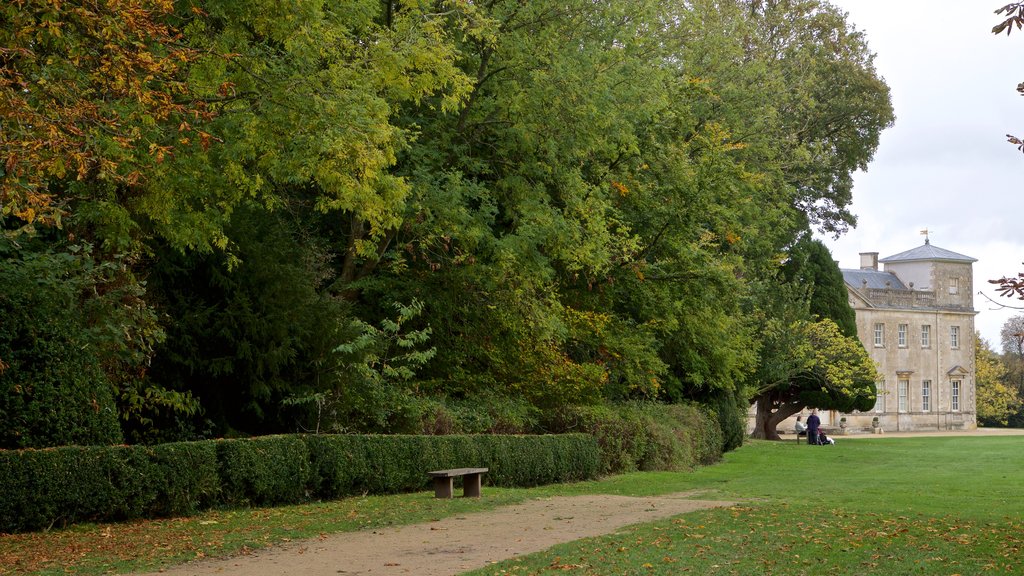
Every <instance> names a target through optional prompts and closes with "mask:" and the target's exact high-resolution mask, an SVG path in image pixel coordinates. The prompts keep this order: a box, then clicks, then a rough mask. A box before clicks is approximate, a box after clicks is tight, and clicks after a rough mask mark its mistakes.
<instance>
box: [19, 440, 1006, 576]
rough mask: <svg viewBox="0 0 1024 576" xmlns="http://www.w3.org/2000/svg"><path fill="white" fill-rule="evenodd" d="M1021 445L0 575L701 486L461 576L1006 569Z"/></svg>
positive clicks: (572, 487)
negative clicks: (643, 518)
mask: <svg viewBox="0 0 1024 576" xmlns="http://www.w3.org/2000/svg"><path fill="white" fill-rule="evenodd" d="M1022 448H1024V437H988V438H982V437H958V438H943V437H933V438H887V439H877V440H876V439H863V440H857V441H843V440H842V439H840V440H839V444H838V445H836V446H830V447H811V446H806V445H799V446H798V445H796V444H793V443H770V442H752V443H749V444H748V445H746V446H744V447H743V448H741V449H740V450H737V451H735V452H732V453H730V454H728V455H727V456H726V459H725V462H723V463H722V464H719V465H716V466H709V467H706V468H701V469H699V470H696V471H694V472H689V473H667V472H666V473H636V474H626V475H622V476H614V477H610V478H607V479H604V480H601V481H598V482H583V483H578V484H568V485H560V486H550V487H544V488H535V489H530V490H513V489H497V488H491V487H485V489H484V498H482V499H480V500H472V499H454V500H436V499H434V498H433V497H432V494H431V493H428V492H420V493H416V494H403V495H397V496H383V497H362V498H349V499H345V500H341V501H337V502H326V503H318V504H309V505H303V506H289V507H280V508H268V509H254V510H234V511H217V512H210V513H207V514H203V515H201V516H196V517H193V518H177V519H168V520H160V521H146V522H131V523H121V524H102V525H80V526H75V527H72V528H68V529H66V530H50V531H47V532H39V533H33V534H19V535H3V536H0V573H10V574H66V573H69V572H70V573H77V574H101V573H116V572H130V571H141V570H153V569H155V568H159V567H160V566H166V565H168V564H174V563H178V562H183V561H187V560H192V559H195V558H202V557H211V556H221V555H226V554H233V553H237V552H239V551H244V550H246V549H247V548H250V549H251V548H259V547H264V546H268V545H272V544H275V543H280V542H287V541H290V540H299V539H304V538H315V537H317V536H319V535H321V534H328V533H334V532H344V531H351V530H359V529H367V528H374V527H381V526H388V525H398V524H408V523H415V522H423V521H429V520H433V519H437V518H442V517H446V516H451V515H456V514H462V513H466V512H472V511H477V510H487V509H491V508H494V507H497V506H502V505H507V504H512V503H516V502H521V501H523V500H526V499H529V498H536V497H548V496H554V495H576V494H622V495H635V496H642V495H655V494H665V493H673V492H681V491H687V490H701V491H703V494H702V497H704V498H721V499H738V500H742V501H743V502H744V504H742V505H740V506H735V507H733V508H730V509H721V510H710V511H704V512H698V513H694V514H687V515H683V516H679V517H676V518H673V519H670V520H665V521H661V522H657V523H652V524H644V525H638V526H633V527H630V528H628V529H625V530H623V531H620V532H619V533H616V534H613V535H609V536H605V537H600V538H592V539H586V540H580V541H577V542H572V543H569V544H565V545H560V546H557V547H555V548H553V549H551V550H549V551H547V552H543V553H539V554H534V555H530V556H526V557H522V558H518V559H515V560H512V561H508V562H505V563H502V564H498V565H494V566H492V567H489V568H487V569H486V570H481V571H478V572H475V573H474V574H478V575H483V574H488V575H489V574H547V573H552V572H568V573H571V574H586V575H603V574H609V575H610V574H616V575H621V574H637V575H641V574H687V573H692V574H777V575H783V574H784V575H799V574H808V575H811V574H814V575H816V576H817V575H820V574H901V575H902V574H945V575H953V574H964V575H967V574H1008V573H1013V574H1019V573H1022V572H1024V557H1021V555H1022V552H1024V530H1022V528H1024V526H1022V523H1021V517H1022V512H1024V502H1022V500H1021V499H1020V497H1019V494H1020V493H1021V489H1022V488H1024V459H1022V458H1020V452H1021V449H1022Z"/></svg>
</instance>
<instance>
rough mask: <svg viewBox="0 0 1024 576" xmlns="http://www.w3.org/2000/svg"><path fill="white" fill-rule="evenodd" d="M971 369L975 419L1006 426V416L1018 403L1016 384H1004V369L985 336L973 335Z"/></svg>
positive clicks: (1019, 402)
mask: <svg viewBox="0 0 1024 576" xmlns="http://www.w3.org/2000/svg"><path fill="white" fill-rule="evenodd" d="M974 367H975V368H974V369H975V374H976V388H977V398H978V400H977V405H978V423H979V424H981V425H983V426H1006V425H1007V424H1008V423H1009V418H1010V416H1012V415H1013V414H1016V413H1017V412H1018V411H1019V410H1020V408H1021V405H1022V400H1021V395H1020V392H1019V391H1018V390H1017V388H1016V386H1013V385H1007V384H1008V383H1007V381H1006V376H1007V370H1006V367H1005V365H1004V364H1003V363H1002V361H1001V360H1000V358H999V356H998V355H997V354H996V353H995V352H993V351H992V348H991V347H990V346H989V343H988V341H987V340H985V339H984V338H982V337H981V334H976V335H975V338H974Z"/></svg>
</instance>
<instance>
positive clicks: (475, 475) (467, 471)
mask: <svg viewBox="0 0 1024 576" xmlns="http://www.w3.org/2000/svg"><path fill="white" fill-rule="evenodd" d="M485 472H487V468H452V469H451V470H434V471H433V472H427V475H428V476H430V477H431V478H433V479H434V497H435V498H451V497H452V482H453V480H454V479H455V478H458V477H459V476H461V477H462V495H463V496H464V497H467V498H479V497H480V476H481V475H482V474H484V473H485Z"/></svg>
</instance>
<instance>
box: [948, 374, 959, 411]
mask: <svg viewBox="0 0 1024 576" xmlns="http://www.w3.org/2000/svg"><path fill="white" fill-rule="evenodd" d="M949 398H950V405H949V406H950V409H951V410H953V411H954V412H957V411H959V410H960V381H959V380H953V382H952V386H951V390H950V394H949Z"/></svg>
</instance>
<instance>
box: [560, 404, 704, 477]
mask: <svg viewBox="0 0 1024 576" xmlns="http://www.w3.org/2000/svg"><path fill="white" fill-rule="evenodd" d="M548 426H549V427H550V429H551V430H552V431H555V432H567V431H573V432H585V433H588V434H592V435H593V436H594V437H595V438H596V439H597V443H598V446H599V447H600V450H601V464H600V469H601V472H602V473H604V474H614V473H619V472H630V471H634V470H679V469H685V468H690V467H692V466H695V465H697V464H706V463H711V462H715V461H717V460H718V459H719V458H720V457H721V453H722V444H723V442H722V432H721V429H720V428H719V427H718V422H717V420H716V419H715V417H714V414H713V413H711V412H710V411H708V410H707V409H703V408H700V407H698V406H695V405H689V404H658V403H653V402H633V403H626V404H619V405H601V406H574V407H568V408H563V409H562V410H560V411H558V412H556V413H554V414H553V416H552V417H551V419H550V421H549V422H548Z"/></svg>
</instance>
